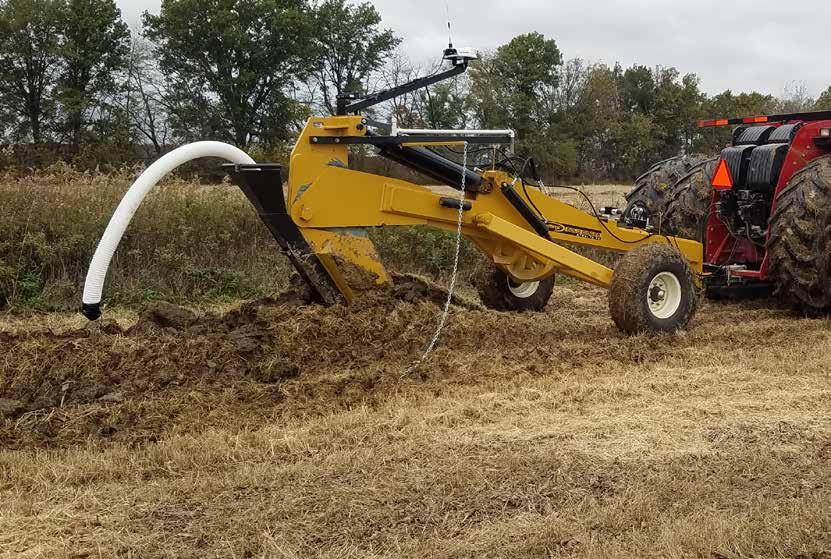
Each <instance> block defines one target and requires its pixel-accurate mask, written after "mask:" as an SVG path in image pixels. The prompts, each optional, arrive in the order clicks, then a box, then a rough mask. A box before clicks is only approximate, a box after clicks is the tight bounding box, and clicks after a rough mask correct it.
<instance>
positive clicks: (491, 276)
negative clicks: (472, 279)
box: [476, 268, 554, 312]
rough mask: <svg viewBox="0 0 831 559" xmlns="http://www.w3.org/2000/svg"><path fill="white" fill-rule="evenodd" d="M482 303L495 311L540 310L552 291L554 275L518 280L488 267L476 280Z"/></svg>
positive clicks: (546, 302) (543, 307)
mask: <svg viewBox="0 0 831 559" xmlns="http://www.w3.org/2000/svg"><path fill="white" fill-rule="evenodd" d="M476 284H477V285H476V287H477V289H478V291H479V297H480V299H481V300H482V304H483V305H485V306H486V307H487V308H489V309H493V310H496V311H519V312H525V311H530V312H541V311H542V310H544V309H545V306H546V305H547V304H548V301H549V299H551V294H552V293H553V292H554V276H551V277H547V278H545V279H541V280H539V281H526V282H518V281H515V280H514V279H513V278H511V277H510V276H509V275H508V274H506V273H505V272H503V271H502V270H500V269H499V268H490V269H489V270H488V271H486V272H484V274H483V276H482V277H480V278H479V279H478V281H477V282H476Z"/></svg>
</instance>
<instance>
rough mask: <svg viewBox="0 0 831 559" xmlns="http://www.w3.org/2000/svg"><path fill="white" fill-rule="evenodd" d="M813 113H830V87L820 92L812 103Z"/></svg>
mask: <svg viewBox="0 0 831 559" xmlns="http://www.w3.org/2000/svg"><path fill="white" fill-rule="evenodd" d="M814 110H815V111H831V87H829V88H828V89H826V90H825V91H823V92H822V94H821V95H820V96H819V99H817V102H816V103H814Z"/></svg>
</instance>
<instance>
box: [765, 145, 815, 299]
mask: <svg viewBox="0 0 831 559" xmlns="http://www.w3.org/2000/svg"><path fill="white" fill-rule="evenodd" d="M767 245H768V254H769V255H770V276H771V277H772V278H773V279H774V281H775V282H776V285H777V290H778V292H779V293H781V294H784V295H785V296H786V297H788V298H789V299H790V300H791V301H792V302H794V303H796V304H797V305H798V306H799V307H800V308H801V309H802V310H803V311H804V312H806V313H809V314H817V313H827V312H829V311H831V157H829V156H826V157H822V158H819V159H816V160H815V161H813V162H811V163H810V164H809V165H807V166H806V167H805V168H804V169H802V170H801V171H799V172H797V173H796V174H795V175H794V176H793V178H792V179H791V181H790V182H789V183H788V186H787V187H785V188H784V189H783V190H782V192H780V193H779V196H778V197H777V199H776V211H775V212H774V214H773V217H772V218H771V228H770V237H769V239H768V243H767Z"/></svg>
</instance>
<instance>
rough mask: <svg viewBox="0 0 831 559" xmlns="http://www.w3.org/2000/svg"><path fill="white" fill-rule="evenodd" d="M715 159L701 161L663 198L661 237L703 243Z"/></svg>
mask: <svg viewBox="0 0 831 559" xmlns="http://www.w3.org/2000/svg"><path fill="white" fill-rule="evenodd" d="M717 164H718V158H717V157H716V158H712V159H707V160H704V161H702V162H700V163H698V164H697V165H695V166H694V167H693V168H692V169H690V172H689V173H687V174H686V175H684V176H683V177H681V178H680V179H678V182H677V183H675V187H674V188H673V189H672V192H671V193H670V195H669V196H668V197H667V201H666V207H665V213H664V220H663V231H662V232H663V233H665V234H667V235H673V236H675V237H681V238H683V239H692V240H693V241H698V242H701V243H703V242H704V232H705V231H706V227H707V217H708V216H709V214H710V206H711V204H712V201H713V187H712V182H713V174H714V173H715V172H716V165H717Z"/></svg>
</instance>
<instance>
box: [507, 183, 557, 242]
mask: <svg viewBox="0 0 831 559" xmlns="http://www.w3.org/2000/svg"><path fill="white" fill-rule="evenodd" d="M500 190H502V194H504V195H505V199H507V200H508V202H510V203H511V205H512V206H513V207H514V208H516V211H518V212H519V214H520V215H521V216H522V217H523V218H524V219H525V221H527V222H528V224H529V225H530V226H531V227H533V228H534V231H536V232H537V234H538V235H539V236H540V237H542V238H544V239H548V240H549V241H552V240H553V239H552V238H551V235H550V234H549V233H548V223H546V221H545V220H544V219H543V218H541V217H540V216H539V215H537V213H536V212H535V211H534V210H533V209H531V206H529V205H528V203H527V202H526V201H525V200H524V199H523V198H522V196H520V195H519V192H517V191H516V188H514V185H512V184H511V183H507V182H506V183H505V184H503V185H502V188H501V189H500Z"/></svg>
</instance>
